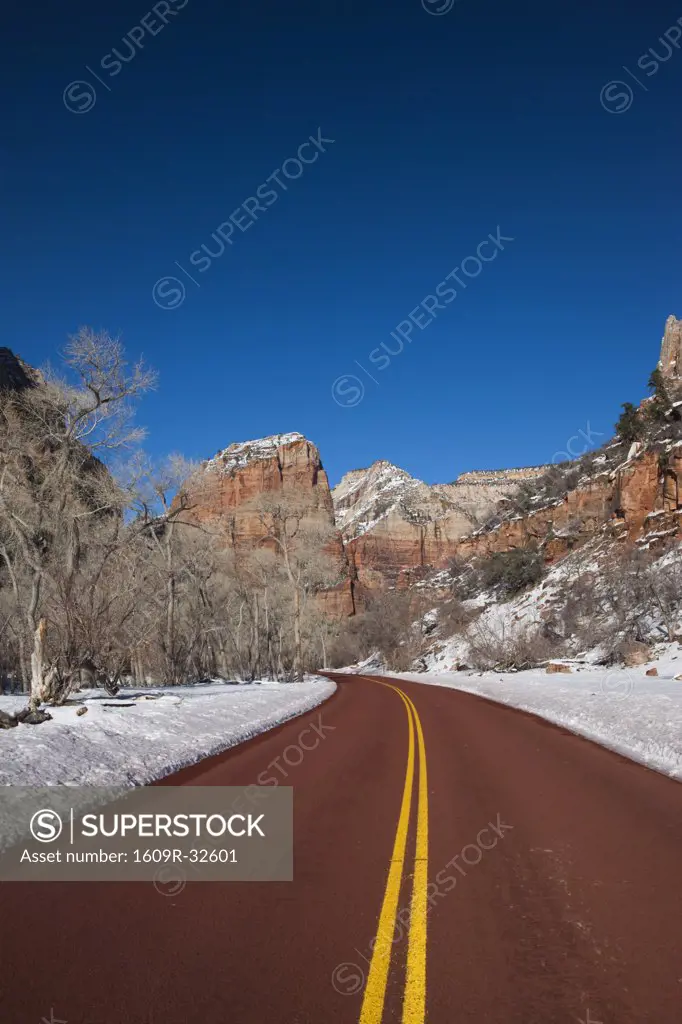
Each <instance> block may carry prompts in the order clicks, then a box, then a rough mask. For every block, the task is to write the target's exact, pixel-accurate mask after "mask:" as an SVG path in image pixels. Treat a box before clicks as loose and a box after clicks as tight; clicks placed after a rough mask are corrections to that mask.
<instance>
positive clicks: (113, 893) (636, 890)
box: [0, 676, 682, 1024]
mask: <svg viewBox="0 0 682 1024" xmlns="http://www.w3.org/2000/svg"><path fill="white" fill-rule="evenodd" d="M336 678H337V680H338V681H339V690H338V692H337V693H336V694H335V695H334V696H333V697H332V698H331V699H330V700H329V701H328V702H327V703H325V704H324V705H322V707H321V708H319V709H318V710H316V711H314V712H311V713H310V714H308V715H305V716H302V717H301V718H298V719H295V720H293V721H291V722H289V723H287V724H286V725H284V726H281V727H280V728H278V729H275V730H272V731H271V732H269V733H266V734H265V735H263V736H261V737H258V738H257V739H255V740H253V741H251V742H249V743H245V744H243V745H241V746H239V747H237V748H235V749H233V750H231V751H228V752H226V753H225V754H223V755H219V756H218V757H215V758H211V759H209V760H207V761H204V762H202V763H200V764H199V765H196V766H194V767H193V768H190V769H187V770H185V771H183V772H180V773H178V774H177V775H174V776H172V777H169V779H168V780H167V782H168V783H170V784H174V785H179V784H187V785H202V786H205V785H216V786H234V785H247V784H250V783H253V782H255V780H256V778H257V777H258V775H259V774H260V773H261V772H263V771H264V770H266V769H268V765H271V764H272V762H273V761H275V759H279V760H278V762H277V764H278V765H279V766H281V768H282V770H283V771H286V772H287V778H284V777H282V776H281V774H279V773H278V768H277V766H275V768H274V770H273V769H272V768H271V769H270V770H269V771H268V774H274V775H278V774H279V777H280V779H281V782H282V784H286V785H293V786H294V787H295V797H294V807H295V812H294V813H295V881H294V882H290V883H281V882H278V883H275V882H270V883H241V884H240V883H215V882H214V883H200V882H191V881H190V882H189V883H188V884H187V886H186V887H185V888H184V890H183V891H181V892H179V893H178V894H177V895H175V896H164V895H162V894H161V893H159V892H157V891H156V890H155V889H154V887H153V886H152V885H150V884H146V883H134V884H116V883H109V884H106V883H97V884H91V883H49V884H46V883H44V884H7V883H6V884H2V885H0V1021H1V1022H2V1024H39V1022H40V1021H41V1019H42V1018H43V1017H44V1018H45V1019H46V1020H47V1021H48V1022H49V1021H50V1020H51V1014H53V1018H52V1019H54V1020H62V1021H66V1022H68V1024H193V1022H197V1024H199V1022H200V1024H337V1022H338V1024H357V1022H358V1021H359V1020H360V1013H361V1005H362V999H363V990H364V978H365V976H366V974H367V972H368V964H369V961H370V959H371V949H372V946H371V942H372V939H373V937H374V935H375V934H376V931H377V920H378V916H379V912H380V909H381V906H382V900H383V898H384V890H385V887H386V879H387V874H388V869H389V861H390V859H391V851H392V848H393V842H394V838H395V833H396V825H397V822H398V816H399V810H400V803H401V796H402V792H403V783H404V779H405V767H406V759H407V744H408V718H407V714H406V709H405V706H404V703H403V701H402V700H401V699H400V697H399V695H398V694H397V693H395V692H394V691H393V690H391V689H390V688H388V687H385V686H381V685H379V683H378V682H377V681H376V680H375V679H371V680H370V679H366V678H362V677H349V676H338V677H336ZM392 682H393V683H394V684H396V685H398V686H399V687H400V689H402V690H403V691H404V692H405V693H406V694H408V696H409V697H410V698H411V699H412V701H413V702H414V705H415V707H416V710H417V712H418V715H419V718H420V720H421V724H422V727H423V733H424V741H425V751H426V762H427V766H428V810H429V844H428V878H429V881H430V883H431V884H430V886H429V895H430V897H431V909H430V911H429V913H428V940H427V946H426V1017H425V1018H424V1019H426V1020H427V1021H428V1022H430V1024H459V1022H462V1021H486V1022H490V1024H513V1022H519V1024H521V1022H523V1024H563V1022H565V1024H570V1022H575V1021H580V1020H582V1021H586V1022H593V1024H596V1022H602V1024H647V1022H651V1024H680V1021H681V1020H682V956H681V955H680V953H681V949H680V947H681V945H682V943H681V942H680V939H681V937H682V786H680V784H679V783H677V782H673V781H671V780H669V779H666V778H664V777H662V776H660V775H657V774H655V773H654V772H651V771H648V770H647V769H645V768H642V767H641V766H638V765H635V764H633V763H630V762H628V761H626V760H624V759H623V758H620V757H618V756H617V755H615V754H613V753H610V752H608V751H606V750H603V749H601V748H600V747H597V746H595V745H593V744H591V743H589V742H587V741H586V740H582V739H580V738H578V737H575V736H573V735H571V734H569V733H566V732H564V731H562V730H560V729H557V728H555V727H553V726H550V725H548V724H546V723H543V722H542V721H540V720H538V719H535V718H533V717H531V716H528V715H525V714H522V713H520V712H516V711H513V710H510V709H509V708H506V707H502V706H498V705H495V704H492V703H489V702H487V701H484V700H481V699H479V698H476V697H473V696H471V695H468V694H464V693H457V692H455V691H452V690H450V689H440V688H438V687H435V686H423V685H420V684H416V683H408V682H403V681H398V680H392ZM320 715H321V722H322V724H323V726H324V740H322V739H320V742H319V745H318V746H317V748H316V749H315V750H312V751H309V752H308V753H306V754H305V757H304V759H303V761H302V762H301V763H300V764H298V765H297V766H287V765H286V764H285V761H283V760H282V755H283V752H284V751H285V748H287V747H290V746H291V745H294V746H296V745H297V738H298V736H299V735H300V733H301V731H302V730H303V729H305V728H306V727H308V726H310V725H312V724H313V723H315V722H319V720H320ZM308 735H309V734H308ZM308 742H310V741H309V740H308ZM287 757H289V758H290V759H291V760H297V759H298V757H297V756H296V757H294V756H293V755H290V754H289V755H287ZM416 812H417V787H416V781H415V789H414V796H413V800H412V819H411V823H410V838H409V840H408V856H407V860H406V862H405V876H404V878H403V887H402V889H401V893H400V907H401V908H403V907H408V906H409V892H410V886H411V876H412V872H413V865H414V843H415V839H414V831H415V818H416ZM489 823H492V824H493V825H494V826H496V827H497V829H498V832H497V833H495V831H491V829H490V825H489ZM502 826H511V827H502ZM486 829H487V830H486ZM483 830H486V831H483ZM402 919H403V921H404V923H405V926H406V928H405V931H406V929H407V924H408V921H407V917H406V915H403V917H402ZM395 936H396V941H395V943H394V946H393V956H392V962H391V971H390V974H389V979H388V988H387V991H386V1002H385V1006H384V1012H383V1017H382V1020H384V1021H400V1020H401V1003H402V998H403V985H404V977H405V963H406V958H407V952H406V950H407V946H408V938H407V935H406V934H403V933H402V928H400V927H399V928H398V930H397V931H396V933H395ZM340 965H344V966H340ZM410 1024H412V1022H410Z"/></svg>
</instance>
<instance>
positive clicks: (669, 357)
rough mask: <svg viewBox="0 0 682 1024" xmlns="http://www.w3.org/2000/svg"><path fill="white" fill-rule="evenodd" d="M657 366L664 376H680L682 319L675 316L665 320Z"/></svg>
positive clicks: (681, 365)
mask: <svg viewBox="0 0 682 1024" xmlns="http://www.w3.org/2000/svg"><path fill="white" fill-rule="evenodd" d="M659 366H660V368H661V370H662V371H663V373H664V374H665V376H666V377H682V320H678V319H677V317H674V316H669V317H668V319H667V320H666V322H665V330H664V332H663V339H662V341H661V359H660V362H659Z"/></svg>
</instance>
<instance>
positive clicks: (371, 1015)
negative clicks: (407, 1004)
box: [360, 687, 414, 1024]
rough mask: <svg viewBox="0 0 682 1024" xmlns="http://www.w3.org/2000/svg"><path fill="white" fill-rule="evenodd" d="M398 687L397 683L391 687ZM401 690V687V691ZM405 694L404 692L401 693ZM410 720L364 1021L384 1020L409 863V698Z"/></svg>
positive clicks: (377, 1023) (411, 766) (411, 739)
mask: <svg viewBox="0 0 682 1024" xmlns="http://www.w3.org/2000/svg"><path fill="white" fill-rule="evenodd" d="M391 689H395V687H391ZM398 692H399V693H400V691H398ZM401 696H402V694H401ZM405 711H406V713H407V723H408V745H407V767H406V770H405V784H404V786H403V797H402V801H401V804H400V815H399V817H398V827H397V829H396V833H395V841H394V843H393V853H392V854H391V865H390V867H389V870H388V879H387V882H386V891H385V893H384V901H383V903H382V906H381V913H380V915H379V925H378V928H377V934H376V940H375V943H374V950H373V952H372V960H371V963H370V965H369V971H368V974H367V984H366V985H365V994H364V996H363V1000H362V1009H361V1011H360V1024H381V1019H382V1017H383V1013H384V1001H385V999H386V986H387V984H388V971H389V967H390V964H391V948H392V946H393V933H394V931H395V922H396V915H397V913H398V900H399V898H400V885H401V882H402V877H403V867H404V864H405V848H406V846H407V830H408V826H409V823H410V808H411V806H412V785H413V782H414V725H413V724H412V715H411V713H410V708H409V706H408V704H407V703H406V702H405Z"/></svg>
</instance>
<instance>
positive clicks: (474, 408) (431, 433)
mask: <svg viewBox="0 0 682 1024" xmlns="http://www.w3.org/2000/svg"><path fill="white" fill-rule="evenodd" d="M182 2H183V0H177V2H176V4H175V6H178V5H179V3H182ZM424 2H425V3H426V4H427V6H430V8H431V9H438V7H440V6H442V5H443V4H445V3H447V2H448V0H424ZM157 6H158V5H157ZM171 6H173V5H172V4H171ZM149 10H150V7H148V6H146V2H145V0H143V2H134V3H133V2H130V0H119V2H117V3H116V4H112V5H107V6H106V7H103V6H102V5H101V4H92V3H88V4H85V3H81V2H68V0H67V2H66V3H63V4H52V5H49V8H48V9H41V10H40V11H37V10H34V9H33V8H32V7H31V6H30V5H29V6H27V7H25V8H24V9H23V10H21V11H20V10H19V9H18V8H15V9H14V10H13V11H11V12H6V13H5V14H4V16H3V17H4V25H3V37H4V43H5V45H4V54H3V65H2V69H1V70H0V76H1V78H2V83H3V87H4V88H3V93H4V110H5V127H4V128H3V132H2V140H1V143H0V145H1V147H2V164H1V169H0V170H1V174H2V179H1V180H2V192H3V199H4V202H3V204H2V207H3V213H2V222H1V223H2V236H3V243H4V246H5V249H6V252H5V260H4V267H3V274H2V281H3V290H4V303H3V305H4V316H3V332H2V333H3V337H2V338H1V339H0V343H1V344H6V345H9V346H11V347H12V348H14V349H16V350H17V351H19V352H20V354H21V355H22V356H23V357H24V358H25V359H27V360H28V361H30V362H32V363H41V362H44V361H45V360H46V359H53V360H54V356H55V353H56V351H57V350H58V349H59V347H60V345H62V344H63V342H64V340H65V338H66V336H67V335H68V334H69V333H70V332H72V331H74V330H75V329H76V328H77V327H78V326H79V325H80V324H89V325H92V326H93V327H105V328H107V329H108V330H110V331H111V332H121V334H122V336H123V340H124V342H125V345H126V348H127V350H128V352H129V353H130V355H131V356H134V355H137V354H139V353H140V352H142V353H144V355H145V356H146V358H147V359H148V361H149V362H151V363H152V364H153V365H154V366H155V367H157V369H158V370H159V372H160V388H159V390H158V392H157V393H156V394H154V395H152V396H151V397H150V398H149V399H147V400H146V401H145V403H144V405H143V406H142V408H141V411H140V419H141V421H142V422H143V423H145V424H146V425H147V426H148V428H149V432H150V434H149V442H148V446H149V448H150V450H151V451H152V452H153V453H155V454H160V453H162V452H165V451H182V452H183V453H184V454H186V455H187V456H189V457H191V458H204V457H209V456H211V455H212V454H213V453H214V452H215V451H216V450H217V449H218V448H222V447H224V446H226V445H227V444H229V443H230V442H231V441H234V440H244V439H247V438H251V437H259V436H263V435H265V434H270V433H275V432H279V431H288V430H300V431H301V432H303V433H305V434H306V435H307V436H308V437H310V438H311V439H312V440H314V441H315V442H316V443H317V444H318V445H319V446H320V448H321V451H322V457H323V460H324V462H325V465H326V466H327V469H328V471H329V473H330V476H331V478H332V481H333V482H336V481H337V480H338V478H339V477H340V476H341V474H342V473H343V472H345V471H346V470H348V469H351V468H355V467H358V466H363V465H367V464H369V463H370V462H372V461H373V460H375V459H377V458H387V459H389V460H391V461H393V462H395V463H397V464H398V465H401V466H403V467H404V468H405V469H407V470H409V471H410V472H412V473H414V474H415V475H417V476H420V477H422V478H423V479H426V480H427V481H430V482H433V481H437V480H441V481H444V480H450V479H452V478H453V477H454V476H456V474H457V473H458V472H461V471H463V470H467V469H473V468H486V467H488V468H497V467H504V466H511V465H520V464H530V463H539V462H545V461H548V460H550V459H551V458H552V457H553V455H554V453H555V452H557V451H561V450H564V449H565V448H566V444H567V441H568V439H569V438H570V437H571V436H573V435H576V434H577V433H578V432H579V431H580V430H581V429H582V430H586V429H587V424H588V422H589V424H590V425H591V428H592V431H593V432H594V431H600V432H602V433H603V435H604V437H602V438H599V437H595V436H593V441H594V442H595V443H598V442H599V440H603V439H604V438H605V437H606V436H607V434H608V432H609V431H610V429H611V426H612V424H613V422H614V420H615V418H616V417H617V414H618V411H619V405H620V403H621V402H623V401H625V400H626V399H631V400H637V399H638V398H639V397H640V396H641V395H642V394H643V393H644V392H645V386H644V385H645V381H646V377H647V376H648V373H649V371H650V370H651V369H652V367H653V365H654V363H655V361H656V359H657V356H658V344H659V340H660V336H661V333H662V329H663V323H664V320H665V317H666V316H667V315H668V314H669V313H672V312H675V313H677V314H682V296H681V294H680V280H681V279H680V256H679V249H680V238H681V237H682V204H681V202H680V166H681V162H680V155H681V146H680V95H681V93H680V87H681V85H682V51H680V50H674V51H673V53H672V56H671V57H670V59H669V60H668V61H667V62H666V63H665V64H661V65H660V67H658V69H657V70H656V67H655V66H654V72H655V73H652V66H653V61H652V59H651V58H650V59H649V60H650V63H648V64H647V58H644V60H643V61H642V64H643V65H645V70H640V69H639V68H638V67H637V61H638V59H639V58H640V57H642V56H643V55H645V54H646V52H647V50H648V49H649V47H654V49H655V50H656V51H657V53H658V54H659V55H660V56H665V55H666V51H665V50H664V48H663V47H662V46H661V44H660V43H659V42H658V40H659V37H660V36H661V35H663V33H664V32H665V31H666V30H667V29H669V28H670V26H672V25H674V24H675V22H676V19H677V18H678V17H680V15H681V14H682V9H680V6H679V3H676V2H672V0H671V2H667V0H655V2H650V3H647V4H640V3H634V2H628V3H627V4H626V5H625V6H624V5H623V4H622V2H620V0H619V2H610V3H606V2H603V0H596V2H595V0H589V2H587V0H582V2H579V3H558V4H554V3H551V4H548V3H547V2H546V0H542V2H541V0H527V2H526V3H521V4H518V3H514V4H511V3H509V2H508V0H459V2H457V3H455V5H454V7H453V9H452V10H450V11H449V12H448V13H445V14H442V15H434V14H429V13H427V11H426V10H425V9H424V7H422V5H421V3H420V0H395V2H393V3H391V4H379V3H376V2H372V0H318V2H314V3H313V2H308V0H289V2H287V3H282V2H281V0H278V2H274V0H262V2H249V3H246V2H245V0H242V2H241V3H239V4H230V3H225V2H224V0H221V2H218V0H188V2H187V3H186V6H184V8H183V9H182V10H179V11H178V12H177V14H176V15H175V16H174V17H171V16H170V15H167V22H168V23H167V25H166V26H165V27H164V28H163V29H161V27H160V26H162V25H163V22H162V21H160V20H159V19H158V18H157V16H152V17H151V18H149V19H147V21H148V23H150V24H151V26H152V29H153V31H154V32H157V34H156V35H152V34H151V32H149V33H145V36H144V39H143V48H142V49H141V50H140V51H139V52H137V55H136V56H135V57H134V59H132V60H131V61H130V62H129V63H127V64H123V65H122V67H121V70H120V73H119V74H117V75H116V76H114V77H109V76H110V75H111V70H109V71H107V70H104V69H103V68H102V66H101V63H100V62H101V61H102V60H104V62H105V64H107V63H108V65H109V67H110V69H111V68H112V65H113V61H114V60H115V57H114V56H113V55H112V57H111V58H110V59H109V60H108V61H107V58H106V55H107V54H111V53H112V51H113V49H114V48H115V47H117V48H118V50H119V52H122V53H123V54H124V55H128V53H129V51H128V48H127V46H124V45H123V44H122V42H121V40H122V37H123V36H125V35H126V33H128V32H129V31H130V30H131V29H132V30H134V29H135V27H136V26H138V25H139V23H140V22H141V20H142V18H143V16H144V15H145V14H146V13H147V12H148V11H149ZM161 11H162V12H164V11H165V8H164V7H163V6H162V8H161ZM134 34H137V33H134ZM673 35H674V33H673ZM85 65H89V66H90V68H92V69H93V70H94V71H95V72H96V73H97V74H98V75H99V76H100V78H102V80H103V81H104V82H105V84H106V85H108V86H109V88H110V90H111V91H110V92H108V91H107V90H106V89H105V87H104V86H102V85H100V84H99V83H98V82H97V81H96V80H95V79H93V78H92V76H91V74H90V73H89V72H88V71H87V70H86V68H85ZM622 65H626V66H627V68H628V69H629V71H630V72H632V73H634V74H635V75H637V76H638V77H639V79H640V81H641V82H642V83H643V85H644V86H646V89H647V90H648V91H644V89H643V88H640V86H639V85H637V84H636V82H635V81H634V80H633V79H632V78H630V77H629V75H628V73H627V72H625V71H623V68H622ZM646 67H648V72H649V74H648V75H647V74H646ZM78 79H83V80H85V81H89V82H91V83H93V84H94V86H95V88H96V103H95V105H94V107H93V108H92V109H90V110H89V111H88V112H86V113H83V114H75V113H72V112H70V111H69V110H67V109H66V106H65V104H64V102H63V93H64V90H65V88H66V87H67V86H69V84H70V83H71V82H73V81H75V80H78ZM614 79H621V80H625V81H627V82H629V83H630V84H631V86H632V89H633V100H632V105H631V107H630V109H628V110H626V111H624V112H622V113H619V114H618V113H616V114H614V113H608V112H607V111H606V110H605V109H604V108H603V106H602V105H601V104H600V90H601V89H602V87H603V86H605V85H606V84H607V83H608V82H609V81H611V80H614ZM69 95H70V96H71V97H72V100H71V101H72V103H73V104H74V105H76V106H78V105H79V104H83V105H84V104H85V102H86V101H87V96H84V94H83V91H82V87H76V88H75V90H74V91H73V92H72V93H71V94H69ZM623 97H624V98H623ZM626 100H627V96H626V95H625V94H624V92H623V87H622V86H617V87H614V88H613V89H611V90H609V91H607V93H606V102H607V103H609V102H610V103H611V104H612V105H613V106H615V107H618V106H620V105H621V104H623V103H625V102H626ZM318 127H320V128H321V129H322V134H323V135H324V136H326V137H327V138H331V139H334V140H335V141H334V143H333V144H331V145H329V146H328V151H327V152H326V153H324V154H321V155H320V157H319V159H318V160H317V162H316V163H314V164H312V165H310V166H308V167H306V168H305V170H304V172H303V174H302V176H301V177H300V178H298V180H287V178H286V177H284V176H283V175H282V174H281V172H280V179H281V180H283V181H284V182H285V183H286V185H287V191H286V192H284V191H283V190H282V189H277V190H276V191H277V194H278V196H279V198H278V199H277V200H276V202H272V205H270V206H269V208H267V210H266V211H265V212H263V213H260V215H259V219H258V220H257V222H255V223H253V225H252V226H251V228H250V229H248V230H247V231H245V232H244V233H242V232H241V231H239V230H235V232H234V236H233V239H234V244H233V245H232V246H231V247H227V249H226V251H225V253H224V255H222V257H221V258H219V259H216V260H214V261H213V263H212V265H211V266H210V268H209V269H208V270H207V271H206V272H204V273H200V272H197V270H196V269H194V268H193V267H192V265H191V263H190V260H189V257H190V254H191V253H192V252H193V251H195V250H197V249H199V248H200V246H201V245H202V243H206V244H210V245H211V246H212V248H213V251H214V252H215V251H217V248H216V243H215V242H214V241H212V240H211V233H212V232H213V231H214V230H215V229H216V228H217V227H218V225H219V224H221V222H223V221H225V220H226V219H227V218H228V217H229V215H230V213H232V211H234V210H235V209H236V208H237V207H239V205H240V204H241V203H242V202H243V200H244V199H246V198H247V197H248V196H252V195H254V194H255V190H256V189H257V188H258V186H259V185H261V184H263V183H264V182H265V179H266V178H267V177H268V175H270V174H271V173H272V172H273V171H275V170H277V169H278V168H281V166H282V164H283V162H284V161H285V160H286V159H287V158H289V157H295V155H296V151H297V149H298V147H299V145H300V144H301V143H302V142H303V141H304V140H305V139H306V138H308V136H310V135H311V134H315V133H316V132H317V129H318ZM306 153H307V155H310V151H306ZM289 166H290V168H291V169H292V173H296V172H295V170H293V168H294V165H289ZM267 187H268V186H266V188H267ZM246 222H247V219H245V220H244V223H246ZM498 225H499V227H500V228H501V230H502V233H503V234H504V235H507V236H512V237H513V238H514V242H513V243H511V244H509V245H507V246H506V248H505V251H504V252H500V253H499V254H498V257H497V258H496V260H495V261H493V262H489V263H486V264H484V265H483V270H482V271H481V273H480V275H479V276H478V277H476V278H475V279H470V278H466V277H465V276H463V275H462V273H461V271H460V272H459V274H460V277H461V278H462V279H463V280H464V281H465V282H466V284H467V287H466V289H465V290H459V294H458V295H457V297H456V299H455V300H454V301H452V302H451V303H450V304H449V305H448V306H447V308H446V309H444V310H442V311H440V312H439V313H438V316H437V318H436V319H435V320H434V321H433V322H432V323H431V324H429V325H428V326H426V327H425V329H424V330H420V329H418V328H415V329H414V331H413V334H412V339H413V340H412V344H411V345H408V346H406V348H405V350H404V351H403V352H402V354H400V355H397V356H396V357H395V358H393V359H392V361H391V364H390V366H388V367H386V368H385V369H384V370H378V369H377V367H376V366H375V365H373V364H372V362H371V361H370V359H369V353H370V352H372V351H373V350H375V349H376V348H377V347H378V346H380V345H381V343H382V342H386V343H387V344H389V345H391V346H392V347H394V348H395V341H394V340H393V339H392V338H391V331H392V330H394V329H395V328H396V325H398V324H399V323H400V322H401V321H403V320H405V319H406V318H407V317H408V315H409V313H410V311H411V310H413V309H414V308H415V307H416V306H417V305H418V304H419V303H420V302H421V301H422V299H423V298H424V297H425V296H426V295H428V294H429V293H433V292H434V290H435V287H436V285H438V283H439V282H441V281H443V279H444V278H445V275H446V274H448V273H449V272H450V271H451V270H453V269H454V268H456V267H457V265H458V264H461V262H462V260H463V259H465V257H467V256H472V255H474V254H475V252H476V248H477V246H478V245H479V243H480V242H481V241H482V240H483V239H484V238H486V237H487V235H488V234H489V233H490V232H493V233H495V231H496V229H497V227H498ZM486 251H488V250H486ZM174 261H178V262H179V263H181V264H182V265H183V267H184V268H185V269H187V270H189V271H190V272H191V273H192V274H193V276H194V277H195V278H196V280H197V282H198V283H199V285H200V287H199V288H197V287H195V286H194V285H193V284H192V283H191V282H190V281H189V280H187V278H184V280H185V283H186V285H187V293H186V298H185V301H184V302H183V303H182V304H181V305H180V306H179V307H178V308H175V309H165V310H164V309H160V308H158V306H157V305H155V303H154V302H153V299H152V288H153V286H154V284H155V282H156V281H157V280H159V279H160V278H162V277H165V276H166V275H172V274H175V275H177V276H178V277H180V278H182V277H183V274H182V271H179V270H178V268H177V267H176V266H175V262H174ZM468 266H469V268H470V269H472V270H473V268H475V266H476V265H475V264H474V263H470V264H468ZM164 290H165V291H166V293H168V289H167V287H166V286H164ZM171 297H172V296H171ZM425 319H426V317H425V316H424V318H423V321H422V322H424V321H425ZM356 360H357V362H359V363H361V364H362V367H363V368H362V369H361V368H360V367H358V366H357V363H356V362H355V361H356ZM365 370H369V371H370V372H371V373H372V374H373V376H374V377H375V378H376V380H377V381H378V384H375V383H373V382H372V381H371V380H370V379H369V378H368V377H367V376H366V375H365ZM344 374H356V375H357V376H358V377H360V378H361V379H362V380H363V381H364V384H365V387H366V391H365V395H364V399H363V400H362V401H361V402H359V404H357V405H356V406H354V407H348V408H347V407H341V406H339V405H338V404H336V403H335V401H334V400H333V397H332V383H333V382H334V381H335V380H336V379H337V378H339V377H340V376H342V375H344ZM349 387H350V386H349V385H348V384H346V383H342V384H341V385H340V386H339V393H341V392H342V394H341V398H342V401H347V400H348V399H349V398H350V399H352V398H353V397H354V395H355V393H354V392H352V390H349ZM581 447H584V442H580V441H574V442H573V448H574V450H579V449H581Z"/></svg>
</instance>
